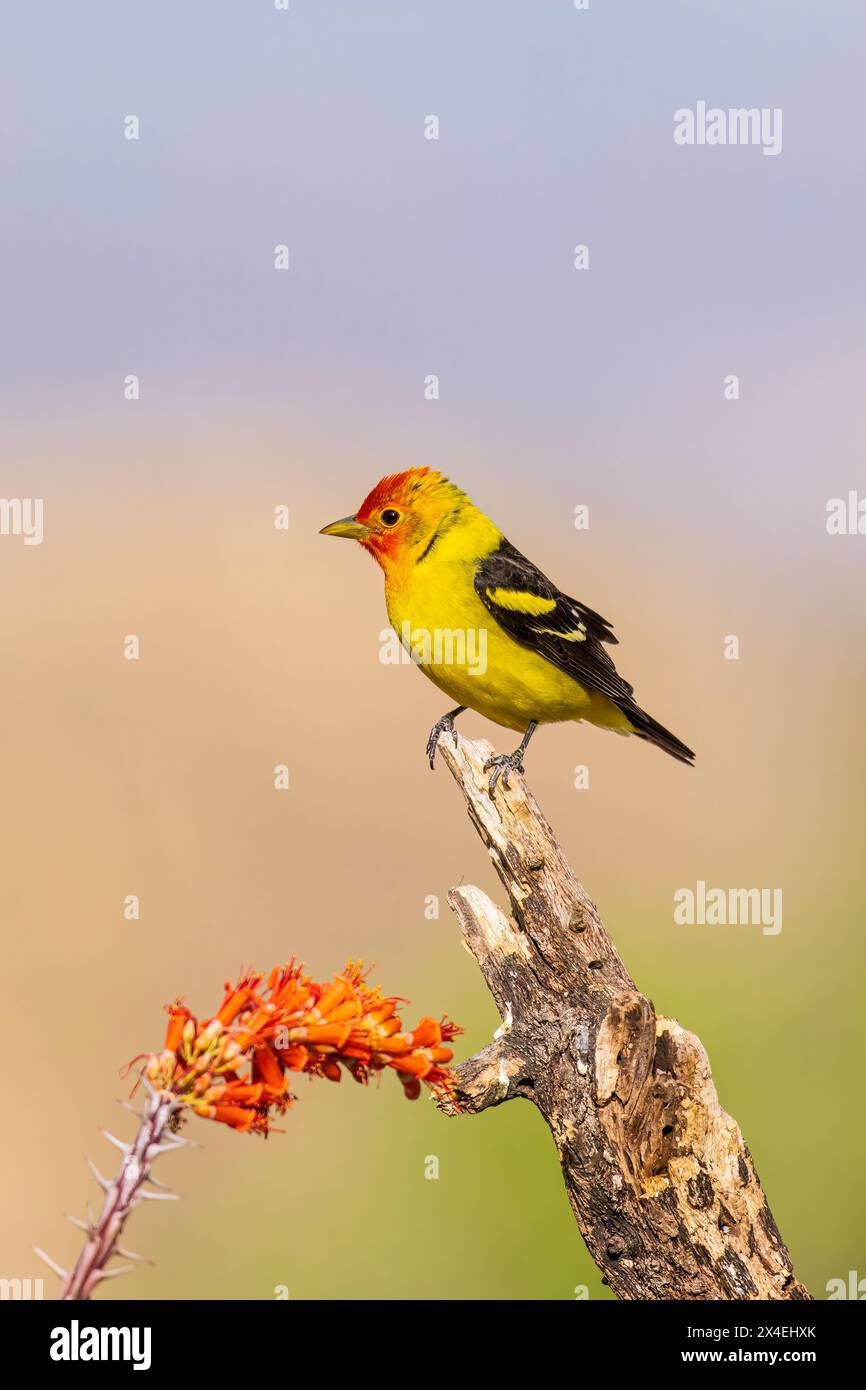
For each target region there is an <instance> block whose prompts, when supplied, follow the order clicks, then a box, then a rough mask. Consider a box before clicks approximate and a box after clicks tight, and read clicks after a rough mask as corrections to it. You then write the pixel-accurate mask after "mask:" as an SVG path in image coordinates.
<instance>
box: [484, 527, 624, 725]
mask: <svg viewBox="0 0 866 1390" xmlns="http://www.w3.org/2000/svg"><path fill="white" fill-rule="evenodd" d="M475 589H476V592H477V594H478V597H479V598H480V599H481V602H482V603H483V604H484V606H485V608H486V609H487V610H488V612H490V613H492V614H493V616H494V618H495V619H496V621H497V622H498V623H499V626H500V627H503V628H504V629H505V631H506V632H508V633H510V635H511V636H512V637H514V638H515V640H516V641H518V642H522V643H523V645H524V646H525V647H531V648H532V650H533V651H536V652H538V653H539V655H540V656H543V657H546V658H547V660H548V661H550V662H552V664H553V665H554V666H558V667H559V669H560V670H561V671H565V673H566V674H567V675H569V676H572V677H573V678H574V679H575V680H576V681H579V682H580V684H581V685H583V686H586V687H587V689H590V690H597V691H599V693H600V694H602V695H607V696H609V697H610V699H611V700H613V701H614V702H615V703H616V704H620V703H626V702H632V696H633V694H634V689H633V687H632V686H630V685H629V683H628V681H624V680H623V678H622V676H620V675H619V673H618V672H617V669H616V667H615V666H614V664H613V662H612V661H611V659H610V657H609V656H608V654H607V652H606V651H605V649H604V647H603V646H602V643H603V642H607V643H616V640H617V639H616V637H615V636H614V633H613V629H612V628H611V625H610V623H609V622H608V621H607V619H606V618H603V617H602V616H601V614H600V613H596V612H595V611H594V610H593V609H592V608H587V606H586V604H585V603H579V602H578V601H577V599H573V598H569V597H568V595H567V594H564V593H562V591H561V590H560V589H557V587H556V585H555V584H554V583H553V582H552V580H550V579H548V578H547V575H546V574H542V572H541V570H540V569H538V567H537V566H536V565H534V564H533V563H532V561H531V560H527V558H526V556H525V555H521V553H520V551H519V550H516V549H515V547H514V546H513V545H512V544H511V542H510V541H506V540H503V542H502V544H501V545H500V547H499V549H498V550H494V551H493V552H492V554H490V555H488V556H487V558H486V559H485V560H482V562H481V564H480V565H479V567H478V570H477V572H476V575H475Z"/></svg>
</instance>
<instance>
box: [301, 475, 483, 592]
mask: <svg viewBox="0 0 866 1390" xmlns="http://www.w3.org/2000/svg"><path fill="white" fill-rule="evenodd" d="M465 506H471V503H470V502H469V499H468V497H467V496H466V494H465V493H463V492H461V491H460V488H459V487H455V485H454V484H453V483H449V481H448V479H447V478H446V477H444V476H443V475H442V474H441V473H437V472H435V471H434V470H433V469H430V468H410V469H408V470H407V471H406V472H405V473H392V474H391V475H390V476H389V477H387V478H382V480H381V482H378V483H377V484H376V486H375V487H374V488H373V490H372V492H370V493H368V494H367V496H366V497H365V498H364V500H363V502H362V503H361V505H360V507H359V508H358V510H357V512H356V513H355V515H354V516H347V517H344V518H343V520H342V521H334V522H332V523H331V525H330V526H324V527H323V528H322V530H321V532H320V535H323V536H344V537H345V538H346V539H347V540H355V541H358V542H359V543H360V544H361V545H362V546H363V547H364V549H365V550H368V551H369V552H370V554H371V555H373V556H374V557H375V559H376V560H378V562H379V564H380V565H381V566H382V568H383V569H384V570H386V571H387V570H389V569H392V568H394V567H396V566H397V565H399V564H400V563H401V562H402V561H404V560H407V559H412V560H415V559H417V558H418V555H419V554H420V553H423V551H424V549H425V548H426V546H427V545H429V544H430V542H431V541H432V539H433V537H434V536H435V535H437V533H441V532H442V530H443V528H445V527H447V526H450V525H451V524H453V521H452V518H453V520H454V521H456V520H457V517H458V515H459V513H460V511H461V509H462V508H463V507H465Z"/></svg>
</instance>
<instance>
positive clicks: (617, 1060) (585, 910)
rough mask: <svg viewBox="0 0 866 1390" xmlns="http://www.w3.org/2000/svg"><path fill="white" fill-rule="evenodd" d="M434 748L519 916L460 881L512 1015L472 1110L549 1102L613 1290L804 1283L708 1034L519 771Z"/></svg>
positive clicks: (705, 1295) (472, 1076) (757, 1292)
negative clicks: (617, 938)
mask: <svg viewBox="0 0 866 1390" xmlns="http://www.w3.org/2000/svg"><path fill="white" fill-rule="evenodd" d="M439 749H440V752H441V753H442V754H443V756H444V758H445V762H446V763H447V765H448V767H449V769H450V771H451V772H452V773H453V775H454V777H455V778H456V780H457V782H458V784H459V785H460V787H461V789H462V791H463V795H464V796H465V798H466V802H467V807H468V810H469V815H470V818H471V820H472V822H473V824H474V825H475V828H476V830H477V831H478V833H479V835H480V836H481V839H482V840H483V842H484V844H485V845H486V847H487V850H488V853H489V854H490V857H491V859H492V861H493V864H494V866H495V868H496V871H497V873H498V874H499V877H500V878H501V880H502V882H503V884H504V885H505V888H506V890H507V892H508V897H509V899H510V903H511V918H508V917H506V915H505V914H504V913H503V912H502V911H501V910H500V909H499V908H498V907H497V906H496V904H495V903H493V902H492V901H491V900H490V898H488V897H487V895H486V894H485V893H483V892H482V891H481V890H480V889H479V888H473V887H459V888H453V889H452V890H451V892H450V893H449V895H448V898H449V902H450V904H451V906H452V908H453V909H454V911H455V913H456V914H457V917H458V919H459V921H460V925H461V927H462V930H463V935H464V937H465V940H466V943H467V945H468V947H469V949H470V950H471V951H472V954H473V955H474V956H475V958H476V960H477V961H478V964H479V966H480V967H481V971H482V974H483V975H484V978H485V980H486V981H487V984H488V987H489V989H490V992H491V994H492V995H493V998H494V1000H495V1001H496V1005H497V1007H498V1009H499V1013H500V1016H501V1018H502V1025H501V1027H500V1028H499V1029H497V1032H496V1036H495V1038H494V1041H493V1042H492V1043H491V1044H490V1045H489V1046H488V1047H486V1048H484V1050H483V1051H482V1052H479V1053H478V1054H477V1055H476V1056H475V1057H472V1058H470V1059H469V1061H467V1062H464V1063H462V1065H461V1066H459V1067H458V1068H457V1073H458V1077H459V1085H458V1090H457V1093H456V1101H457V1106H458V1107H459V1110H460V1112H462V1113H466V1112H467V1111H468V1112H477V1111H480V1110H485V1109H487V1107H488V1106H491V1105H499V1104H500V1103H501V1102H502V1101H506V1100H512V1099H514V1098H515V1097H516V1096H522V1097H524V1098H526V1099H528V1100H531V1101H532V1102H533V1103H534V1104H535V1105H536V1106H537V1107H538V1109H539V1110H540V1111H541V1113H542V1115H543V1116H544V1118H545V1120H546V1121H547V1123H548V1125H549V1126H550V1130H551V1133H552V1135H553V1138H554V1142H555V1143H556V1147H557V1151H558V1153H559V1159H560V1163H561V1165H562V1172H563V1176H564V1178H565V1185H566V1189H567V1191H568V1196H569V1200H570V1201H571V1205H572V1208H573V1211H574V1215H575V1218H576V1220H577V1224H578V1226H579V1227H580V1230H581V1233H582V1235H583V1238H584V1240H585V1241H586V1244H587V1246H588V1248H589V1251H590V1254H591V1255H592V1257H593V1259H594V1260H595V1262H596V1264H597V1265H598V1266H599V1268H600V1269H601V1270H602V1272H603V1274H604V1277H605V1279H606V1281H607V1283H608V1284H609V1285H610V1286H611V1288H612V1289H613V1290H614V1292H615V1293H616V1294H617V1295H618V1297H620V1298H623V1299H807V1298H810V1297H811V1295H810V1294H809V1292H808V1290H807V1289H806V1288H805V1287H804V1285H803V1284H801V1283H800V1282H799V1280H798V1279H797V1278H796V1276H795V1274H794V1271H793V1269H792V1266H791V1260H790V1256H789V1255H788V1251H787V1249H786V1248H785V1244H784V1242H783V1240H782V1237H781V1236H780V1234H779V1231H778V1228H777V1226H776V1223H775V1221H774V1220H773V1217H772V1214H771V1212H770V1208H769V1207H768V1205H767V1200H766V1198H765V1196H764V1192H763V1189H762V1187H761V1184H760V1182H759V1181H758V1175H757V1173H756V1172H755V1167H754V1164H753V1162H752V1159H751V1155H750V1154H749V1150H748V1149H747V1147H746V1144H745V1141H744V1140H743V1136H742V1134H741V1133H740V1130H739V1127H738V1125H737V1124H736V1122H735V1121H734V1120H733V1119H731V1117H730V1115H727V1114H726V1113H725V1111H724V1110H723V1109H722V1107H721V1105H720V1104H719V1099H718V1096H717V1095H716V1090H715V1086H714V1085H713V1079H712V1075H711V1073H710V1065H709V1062H708V1060H707V1055H706V1053H705V1051H704V1049H703V1046H702V1045H701V1043H700V1040H699V1039H698V1038H696V1037H695V1035H694V1034H693V1033H687V1032H686V1030H685V1029H684V1028H681V1027H680V1025H679V1024H678V1023H677V1022H675V1021H674V1020H673V1019H669V1018H662V1017H658V1016H657V1015H656V1012H655V1009H654V1007H653V1005H652V1002H651V1001H650V1000H649V999H647V998H646V996H645V995H643V994H641V993H640V991H639V990H638V988H637V986H636V985H635V983H634V981H633V980H632V979H631V977H630V976H629V973H628V971H627V970H626V968H625V965H624V964H623V962H622V960H621V959H620V956H619V954H618V952H617V950H616V947H615V946H614V944H613V942H612V941H611V939H610V937H609V936H608V934H607V932H606V931H605V929H604V927H603V925H602V923H601V921H600V919H599V916H598V913H597V911H596V909H595V906H594V905H593V903H592V902H591V901H590V899H589V897H588V896H587V894H586V892H585V890H584V888H583V886H582V885H581V884H580V883H579V882H578V879H577V877H576V875H575V873H574V872H573V870H572V869H571V867H570V866H569V864H568V862H567V860H566V858H565V855H564V854H563V852H562V849H561V847H560V845H559V844H558V842H557V840H556V838H555V836H554V834H553V831H552V830H551V828H550V826H549V824H548V822H547V821H546V819H545V817H544V816H543V814H542V813H541V811H540V810H539V808H538V805H537V804H536V802H535V800H534V798H533V796H532V795H531V793H530V792H529V791H528V790H527V787H526V783H525V781H524V779H523V777H521V776H519V775H518V774H516V773H512V774H511V777H510V784H509V786H508V787H507V788H506V787H504V786H503V785H502V783H501V782H500V783H499V785H498V786H497V788H496V790H495V792H494V794H493V796H491V795H490V792H489V790H488V782H489V774H487V773H485V772H484V771H483V767H484V763H485V761H486V760H487V758H488V757H489V756H490V755H491V753H492V751H493V750H492V748H491V747H490V745H489V744H488V743H486V742H483V741H479V742H469V741H468V740H466V739H464V738H462V737H460V738H457V740H456V741H455V738H454V735H453V734H451V733H446V734H443V735H442V737H441V738H440V741H439ZM442 1105H443V1109H445V1110H447V1111H449V1112H450V1113H455V1107H453V1106H449V1105H448V1103H447V1102H442Z"/></svg>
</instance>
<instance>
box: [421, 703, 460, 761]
mask: <svg viewBox="0 0 866 1390" xmlns="http://www.w3.org/2000/svg"><path fill="white" fill-rule="evenodd" d="M449 731H450V732H451V733H452V734H453V735H454V747H455V748H456V747H457V730H456V729H455V727H454V719H453V716H452V715H450V714H443V716H442V718H441V719H437V720H436V723H435V724H434V725H433V728H432V729H431V730H430V737H429V738H428V740H427V759H428V761H429V763H430V770H431V771H432V770H433V767H434V765H435V762H436V747H437V744H438V743H439V736H440V734H444V733H447V732H449Z"/></svg>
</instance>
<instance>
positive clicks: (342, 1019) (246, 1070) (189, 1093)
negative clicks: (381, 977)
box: [144, 961, 461, 1134]
mask: <svg viewBox="0 0 866 1390" xmlns="http://www.w3.org/2000/svg"><path fill="white" fill-rule="evenodd" d="M263 982H264V983H263ZM225 991H226V992H225V998H224V999H223V1002H222V1004H221V1005H220V1008H219V1010H218V1011H217V1013H216V1014H215V1015H214V1017H213V1018H210V1019H206V1020H204V1021H199V1020H197V1019H196V1018H194V1017H193V1015H192V1014H191V1013H190V1011H189V1009H187V1008H186V1007H185V1006H184V1005H183V1003H182V1002H181V1001H180V1000H177V1001H176V1002H175V1003H174V1004H170V1005H168V1006H167V1012H168V1015H169V1020H168V1028H167V1029H166V1035H165V1043H164V1046H163V1050H162V1052H155V1053H152V1054H150V1055H149V1056H147V1057H146V1059H145V1066H144V1075H145V1076H146V1077H147V1080H148V1081H149V1082H150V1084H151V1085H152V1086H153V1087H155V1088H156V1089H157V1090H159V1091H163V1092H166V1093H168V1094H170V1095H172V1096H173V1097H174V1098H175V1099H176V1100H178V1101H179V1102H181V1103H182V1104H183V1105H186V1106H189V1107H190V1109H191V1110H192V1111H194V1113H195V1114H197V1115H202V1116H204V1117H205V1118H206V1119H210V1120H219V1121H221V1122H222V1123H223V1124H227V1125H231V1127H232V1128H233V1129H237V1130H244V1131H246V1130H253V1131H255V1132H257V1133H259V1134H267V1132H268V1130H269V1128H270V1120H271V1115H272V1113H274V1112H276V1113H282V1111H284V1110H286V1109H287V1108H288V1106H290V1105H291V1104H292V1101H293V1099H294V1097H293V1096H292V1095H291V1094H290V1092H289V1089H288V1080H287V1075H288V1074H289V1073H291V1072H307V1073H310V1074H312V1075H314V1076H325V1077H327V1078H328V1079H329V1080H330V1081H339V1080H340V1075H341V1072H340V1068H341V1067H345V1069H346V1070H347V1071H349V1072H350V1073H351V1075H352V1076H353V1077H354V1078H355V1080H356V1081H359V1082H361V1083H362V1084H363V1083H366V1082H367V1081H368V1079H369V1077H370V1075H371V1073H373V1072H377V1071H381V1070H383V1069H384V1068H385V1067H391V1068H392V1069H393V1070H394V1071H396V1072H397V1074H398V1076H399V1077H400V1080H401V1082H402V1083H403V1089H404V1090H405V1092H406V1095H407V1096H408V1097H409V1099H410V1100H414V1099H416V1097H417V1096H418V1095H419V1094H420V1092H421V1082H422V1081H423V1082H425V1083H426V1084H427V1085H428V1086H430V1087H431V1088H433V1089H434V1090H435V1089H443V1088H445V1089H450V1088H451V1087H453V1084H454V1083H453V1078H452V1075H451V1073H450V1072H449V1070H448V1069H447V1066H446V1064H447V1063H448V1062H450V1060H451V1056H452V1052H451V1049H450V1048H449V1047H447V1046H445V1045H444V1044H446V1043H448V1042H450V1041H451V1039H452V1038H453V1037H455V1035H456V1034H457V1033H459V1032H461V1029H460V1028H458V1027H457V1025H456V1024H454V1023H450V1022H449V1021H448V1019H442V1020H441V1022H437V1020H436V1019H433V1018H422V1019H421V1022H420V1023H419V1024H418V1026H417V1028H415V1029H414V1030H413V1031H412V1032H411V1033H404V1032H403V1031H402V1030H401V1025H400V1019H399V1018H398V1016H397V1012H396V1009H397V1005H398V1003H399V1002H400V1000H398V999H397V998H386V997H385V996H384V995H383V994H382V993H381V991H380V990H379V989H378V988H371V987H369V986H368V985H367V984H366V981H365V977H364V972H363V970H362V968H361V966H360V964H359V963H357V962H353V961H350V962H349V964H348V965H347V966H346V969H345V970H344V971H343V973H342V974H341V975H337V976H336V977H335V978H334V979H333V980H332V981H331V983H330V984H316V982H315V981H314V980H312V979H310V977H309V976H308V975H305V974H304V973H303V970H302V969H301V967H300V966H298V965H296V964H295V963H294V961H292V962H290V963H289V964H288V965H285V966H282V967H278V968H276V969H274V970H272V971H271V973H270V974H269V975H268V976H267V979H265V977H264V976H263V975H257V974H253V973H247V974H245V975H243V976H242V977H241V979H240V980H239V981H238V983H237V984H236V985H234V986H231V985H229V984H226V986H225Z"/></svg>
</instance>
